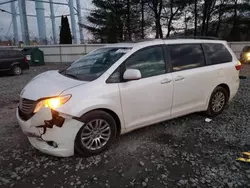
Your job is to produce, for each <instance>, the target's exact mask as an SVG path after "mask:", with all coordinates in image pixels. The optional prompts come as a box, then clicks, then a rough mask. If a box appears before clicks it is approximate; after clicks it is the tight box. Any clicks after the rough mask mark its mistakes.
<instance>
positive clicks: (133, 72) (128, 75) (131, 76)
mask: <svg viewBox="0 0 250 188" xmlns="http://www.w3.org/2000/svg"><path fill="white" fill-rule="evenodd" d="M123 79H124V80H127V81H131V80H139V79H141V72H140V71H139V70H138V69H127V70H126V71H125V72H124V74H123Z"/></svg>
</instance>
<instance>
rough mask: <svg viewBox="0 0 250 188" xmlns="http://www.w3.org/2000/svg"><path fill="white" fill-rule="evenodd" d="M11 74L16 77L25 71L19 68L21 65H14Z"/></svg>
mask: <svg viewBox="0 0 250 188" xmlns="http://www.w3.org/2000/svg"><path fill="white" fill-rule="evenodd" d="M11 73H12V74H13V75H14V76H19V75H21V74H22V73H23V70H22V68H21V67H20V66H19V65H14V66H13V67H12V68H11Z"/></svg>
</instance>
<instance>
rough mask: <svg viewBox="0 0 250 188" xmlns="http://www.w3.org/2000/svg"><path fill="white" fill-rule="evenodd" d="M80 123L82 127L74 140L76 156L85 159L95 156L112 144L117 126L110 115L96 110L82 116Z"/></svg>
mask: <svg viewBox="0 0 250 188" xmlns="http://www.w3.org/2000/svg"><path fill="white" fill-rule="evenodd" d="M80 121H81V122H83V123H84V125H83V126H82V127H81V129H80V130H79V131H78V133H77V135H76V139H75V151H76V152H77V153H78V154H80V155H82V156H86V157H88V156H93V155H97V154H99V153H101V152H103V151H104V150H106V149H107V148H108V147H109V146H110V145H111V144H112V143H113V142H114V140H115V138H116V134H117V127H116V126H117V125H116V122H115V120H114V118H113V117H112V116H111V115H110V114H108V113H106V112H104V111H101V110H96V111H92V112H89V113H87V114H85V115H84V116H82V117H81V118H80ZM98 140H99V141H98Z"/></svg>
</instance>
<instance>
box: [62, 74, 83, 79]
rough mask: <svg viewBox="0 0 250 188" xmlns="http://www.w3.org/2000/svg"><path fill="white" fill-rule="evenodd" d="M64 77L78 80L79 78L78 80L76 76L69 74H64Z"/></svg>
mask: <svg viewBox="0 0 250 188" xmlns="http://www.w3.org/2000/svg"><path fill="white" fill-rule="evenodd" d="M64 75H65V76H67V77H70V78H74V79H77V80H79V78H78V77H77V76H76V75H73V74H69V73H65V74H64Z"/></svg>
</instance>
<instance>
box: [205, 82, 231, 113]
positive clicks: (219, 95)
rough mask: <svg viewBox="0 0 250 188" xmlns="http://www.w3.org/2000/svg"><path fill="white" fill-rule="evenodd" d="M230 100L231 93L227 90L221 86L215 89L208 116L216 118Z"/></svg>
mask: <svg viewBox="0 0 250 188" xmlns="http://www.w3.org/2000/svg"><path fill="white" fill-rule="evenodd" d="M228 98H229V93H228V92H227V90H226V89H225V88H223V87H221V86H218V87H217V88H215V90H214V91H213V93H212V95H211V97H210V101H209V105H208V109H207V111H206V115H208V116H210V117H214V116H217V115H219V114H221V113H222V111H223V110H224V108H225V106H226V104H227V102H228Z"/></svg>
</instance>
